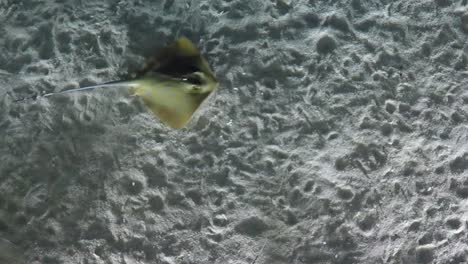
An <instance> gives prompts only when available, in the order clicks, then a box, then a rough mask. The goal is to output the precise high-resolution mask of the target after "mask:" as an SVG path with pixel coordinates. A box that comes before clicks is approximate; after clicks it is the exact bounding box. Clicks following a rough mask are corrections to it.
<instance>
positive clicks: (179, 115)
mask: <svg viewBox="0 0 468 264" xmlns="http://www.w3.org/2000/svg"><path fill="white" fill-rule="evenodd" d="M133 93H134V94H135V95H137V96H139V97H141V98H142V99H143V102H144V103H145V105H146V106H147V107H148V108H149V109H150V110H151V111H152V112H153V113H154V115H156V116H157V117H158V118H159V119H160V120H161V121H162V122H163V123H165V124H166V125H168V126H170V127H172V128H183V127H185V126H186V125H187V123H188V122H189V121H190V120H191V119H192V116H193V114H194V113H195V111H196V110H197V109H198V108H199V107H200V105H201V103H202V102H203V101H204V99H205V98H206V96H208V94H206V93H205V94H193V93H187V92H186V89H185V88H184V86H183V84H178V83H176V82H174V83H171V82H164V81H162V82H161V81H160V80H155V79H143V80H141V81H140V82H139V85H138V86H137V87H136V88H134V89H133Z"/></svg>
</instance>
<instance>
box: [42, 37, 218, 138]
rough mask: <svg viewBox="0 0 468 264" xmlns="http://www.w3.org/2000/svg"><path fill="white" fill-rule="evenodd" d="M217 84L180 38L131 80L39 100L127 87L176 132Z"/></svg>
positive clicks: (192, 47)
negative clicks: (79, 92) (74, 93)
mask: <svg viewBox="0 0 468 264" xmlns="http://www.w3.org/2000/svg"><path fill="white" fill-rule="evenodd" d="M218 85H219V82H218V80H217V79H216V77H215V75H214V73H213V72H212V70H211V69H210V67H209V65H208V62H207V61H206V60H205V58H203V56H202V55H201V54H200V51H199V50H198V48H197V47H196V46H195V45H194V44H193V43H192V42H191V41H190V40H189V39H187V38H185V37H182V38H180V39H178V40H176V41H175V42H174V43H172V44H170V45H168V46H166V47H164V48H162V49H161V50H159V51H158V52H157V53H156V54H155V55H154V56H153V57H151V58H150V59H149V60H148V61H147V63H146V65H145V66H144V67H143V69H141V70H140V71H138V72H137V73H136V76H135V78H133V79H130V80H120V81H112V82H107V83H103V84H97V85H93V86H87V87H81V88H76V89H71V90H65V91H60V92H55V93H48V94H44V95H43V96H42V97H49V96H53V95H57V94H64V93H70V92H78V91H86V90H93V89H96V88H128V89H129V91H130V93H131V94H132V95H135V96H138V97H141V98H142V100H143V102H144V104H145V105H146V106H147V107H148V108H149V109H150V110H151V111H152V112H153V114H154V115H155V116H156V117H158V118H159V119H160V120H161V121H162V122H163V123H165V124H166V125H168V126H169V127H171V128H176V129H179V128H183V127H185V126H186V125H187V124H188V123H189V122H190V120H191V119H192V117H193V115H194V113H195V112H196V111H197V109H199V108H200V105H201V104H202V103H203V102H204V101H205V99H206V98H207V97H208V96H209V95H210V94H212V93H213V92H214V91H215V90H216V89H217V88H218Z"/></svg>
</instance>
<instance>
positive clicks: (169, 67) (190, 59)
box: [138, 37, 217, 82]
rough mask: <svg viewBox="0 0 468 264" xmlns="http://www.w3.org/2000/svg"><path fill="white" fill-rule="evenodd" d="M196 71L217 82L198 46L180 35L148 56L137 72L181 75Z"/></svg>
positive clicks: (140, 73) (142, 74)
mask: <svg viewBox="0 0 468 264" xmlns="http://www.w3.org/2000/svg"><path fill="white" fill-rule="evenodd" d="M197 71H199V72H203V73H204V74H206V75H207V76H209V77H210V78H211V79H212V80H213V81H214V82H217V80H216V77H215V76H214V74H213V72H212V71H211V69H210V67H209V65H208V62H207V61H206V60H205V58H203V57H202V56H201V54H200V51H199V50H198V48H197V47H196V46H195V45H194V44H193V43H192V42H191V41H190V40H189V39H187V38H185V37H182V38H180V39H178V40H177V41H175V42H174V43H173V44H171V45H169V46H167V47H165V48H163V49H161V50H160V51H159V52H157V53H156V54H155V55H154V56H153V57H152V58H150V59H149V60H148V61H147V63H146V66H145V67H144V68H143V69H142V70H141V71H140V72H138V76H139V77H142V76H144V75H148V74H151V73H160V74H164V75H168V76H172V77H181V76H184V75H187V74H190V73H193V72H197Z"/></svg>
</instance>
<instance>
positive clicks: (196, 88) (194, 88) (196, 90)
mask: <svg viewBox="0 0 468 264" xmlns="http://www.w3.org/2000/svg"><path fill="white" fill-rule="evenodd" d="M201 90H202V89H201V87H200V86H198V85H192V87H190V92H192V93H199V92H201Z"/></svg>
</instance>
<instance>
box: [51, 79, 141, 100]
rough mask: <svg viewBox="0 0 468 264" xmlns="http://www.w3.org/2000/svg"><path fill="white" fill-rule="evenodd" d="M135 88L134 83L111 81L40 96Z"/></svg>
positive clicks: (135, 84)
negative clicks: (103, 89)
mask: <svg viewBox="0 0 468 264" xmlns="http://www.w3.org/2000/svg"><path fill="white" fill-rule="evenodd" d="M136 86H138V84H137V83H136V82H134V81H112V82H107V83H101V84H96V85H91V86H86V87H80V88H76V89H71V90H65V91H60V92H55V93H48V94H44V95H42V97H49V96H52V95H56V94H64V93H71V92H78V91H87V90H94V89H97V88H115V89H117V88H135V87H136Z"/></svg>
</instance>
